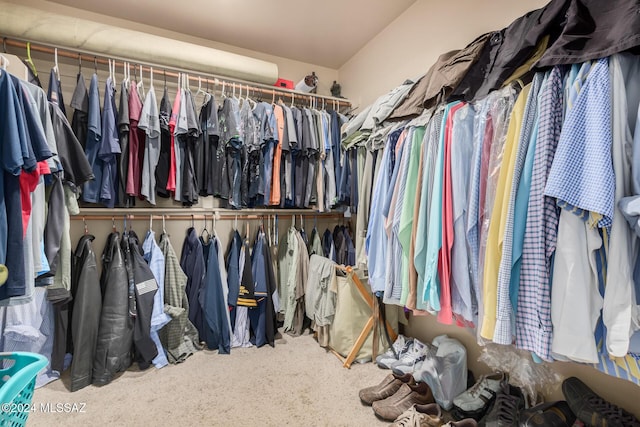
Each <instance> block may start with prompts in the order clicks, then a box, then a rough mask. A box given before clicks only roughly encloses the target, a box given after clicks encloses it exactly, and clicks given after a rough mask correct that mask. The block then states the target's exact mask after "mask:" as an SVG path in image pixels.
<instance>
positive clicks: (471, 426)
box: [442, 418, 478, 427]
mask: <svg viewBox="0 0 640 427" xmlns="http://www.w3.org/2000/svg"><path fill="white" fill-rule="evenodd" d="M442 427H478V422H477V421H476V420H474V419H473V418H465V419H463V420H460V421H449V422H448V423H446V424H443V425H442Z"/></svg>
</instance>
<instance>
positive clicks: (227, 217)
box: [71, 213, 344, 222]
mask: <svg viewBox="0 0 640 427" xmlns="http://www.w3.org/2000/svg"><path fill="white" fill-rule="evenodd" d="M273 215H274V214H264V215H220V216H216V215H215V214H210V215H202V214H198V215H184V214H182V215H173V214H169V215H157V214H154V215H144V214H138V215H123V214H114V215H83V214H80V215H74V216H72V217H71V220H75V221H83V222H85V221H112V220H116V219H119V218H121V217H125V218H126V219H127V220H128V221H137V220H139V221H148V220H149V219H153V220H162V219H164V220H166V221H192V220H209V219H211V218H215V220H216V221H235V220H238V221H248V220H264V219H266V218H268V217H269V216H273ZM276 215H277V214H276ZM282 216H283V218H287V217H288V216H289V215H286V214H285V215H282ZM306 216H313V215H306ZM317 216H320V217H322V218H344V216H343V215H342V214H336V213H333V214H324V215H323V214H318V215H317Z"/></svg>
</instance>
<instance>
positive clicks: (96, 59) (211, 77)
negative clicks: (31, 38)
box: [2, 37, 351, 108]
mask: <svg viewBox="0 0 640 427" xmlns="http://www.w3.org/2000/svg"><path fill="white" fill-rule="evenodd" d="M27 43H29V48H30V49H31V50H32V51H35V52H41V53H47V54H51V55H54V54H55V53H56V49H57V55H58V56H60V57H65V58H70V59H75V60H77V61H78V62H79V63H82V62H83V61H84V62H85V64H87V65H89V66H91V65H93V66H94V67H96V68H97V64H101V65H108V63H109V61H108V59H115V60H116V65H117V66H118V67H124V62H125V61H126V62H129V63H130V64H131V65H133V64H136V67H138V69H139V67H140V66H141V67H142V69H143V71H144V72H146V73H149V72H150V71H151V68H150V67H153V68H155V75H156V77H163V76H164V77H173V78H176V79H177V78H178V73H183V74H185V73H186V74H187V76H188V78H189V80H190V81H193V82H194V83H196V84H197V83H200V84H204V85H207V84H212V85H214V88H215V85H218V86H220V84H221V83H225V84H226V85H228V86H229V87H228V88H227V90H226V93H229V92H230V91H231V90H232V87H233V91H234V92H235V86H238V89H239V90H240V91H244V90H247V89H246V88H248V89H249V90H250V91H251V92H258V93H261V94H263V95H268V96H273V98H274V102H275V97H276V94H277V96H278V97H286V98H288V99H290V100H291V101H292V102H295V101H296V100H297V101H299V103H300V104H302V102H300V101H302V100H306V101H305V102H309V103H311V101H314V102H315V105H316V106H319V104H318V103H319V102H321V103H323V104H324V105H323V106H322V107H323V108H324V106H325V105H327V106H330V105H336V106H338V107H351V101H349V100H348V99H346V98H336V97H334V96H328V95H318V94H310V93H307V92H300V91H296V90H291V89H283V88H280V87H278V86H269V85H266V84H262V83H255V82H250V81H247V80H241V79H232V78H229V77H223V76H218V75H215V74H210V73H201V72H197V71H193V70H186V69H180V68H173V67H166V66H164V65H158V64H152V63H148V62H144V61H137V60H135V59H127V58H114V57H112V56H105V55H103V54H99V53H95V52H88V51H79V50H70V49H67V48H64V49H63V48H58V47H52V46H47V45H44V44H40V43H32V42H27V41H23V40H18V39H14V38H8V37H3V38H2V44H3V46H4V50H5V52H6V47H7V46H12V47H16V48H23V49H25V50H26V49H27ZM143 63H144V64H146V66H143V65H142V64H143ZM167 68H171V69H172V70H174V71H167ZM189 74H191V75H189ZM203 77H204V78H203Z"/></svg>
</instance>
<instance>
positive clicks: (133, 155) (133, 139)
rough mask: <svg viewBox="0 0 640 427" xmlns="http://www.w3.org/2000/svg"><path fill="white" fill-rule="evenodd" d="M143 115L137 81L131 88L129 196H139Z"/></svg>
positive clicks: (143, 143) (142, 155)
mask: <svg viewBox="0 0 640 427" xmlns="http://www.w3.org/2000/svg"><path fill="white" fill-rule="evenodd" d="M141 114H142V100H141V99H140V95H139V94H138V88H137V85H136V82H135V81H133V80H132V81H131V85H130V88H129V123H130V125H129V129H130V130H129V167H128V169H127V188H126V189H127V194H128V195H130V196H139V195H140V188H141V183H142V179H141V178H142V164H143V162H144V146H145V133H144V130H142V129H139V128H138V122H139V121H140V116H141Z"/></svg>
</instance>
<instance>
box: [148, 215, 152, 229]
mask: <svg viewBox="0 0 640 427" xmlns="http://www.w3.org/2000/svg"><path fill="white" fill-rule="evenodd" d="M149 230H153V215H149Z"/></svg>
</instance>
